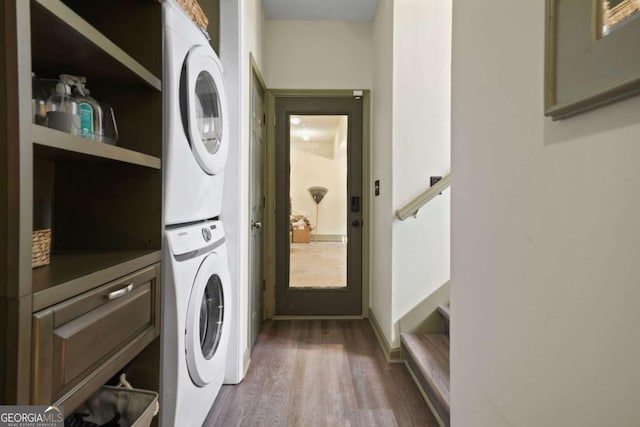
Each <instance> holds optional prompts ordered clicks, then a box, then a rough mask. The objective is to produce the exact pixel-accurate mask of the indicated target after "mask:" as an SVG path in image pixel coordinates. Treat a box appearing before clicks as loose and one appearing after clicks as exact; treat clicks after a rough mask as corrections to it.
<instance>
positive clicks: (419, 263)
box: [391, 0, 455, 347]
mask: <svg viewBox="0 0 640 427" xmlns="http://www.w3.org/2000/svg"><path fill="white" fill-rule="evenodd" d="M451 8H452V5H451V0H438V1H436V0H428V1H425V0H397V1H396V2H395V6H394V40H393V58H394V59H393V65H394V76H393V206H394V209H399V208H401V207H402V206H404V205H405V204H407V203H408V202H410V201H411V200H412V199H413V198H414V197H416V196H417V195H418V194H420V193H421V192H423V191H424V190H425V189H426V188H427V187H428V185H429V177H430V176H444V175H446V174H447V173H449V172H450V170H451V167H450V165H451V158H450V153H451V10H452V9H451ZM417 40H420V42H419V43H416V41H417ZM454 191H455V190H454ZM449 197H450V193H449V192H448V191H447V192H445V193H444V194H443V196H441V197H439V198H437V199H436V200H434V201H433V202H431V203H429V204H428V205H427V206H425V207H423V208H422V209H421V210H420V212H419V214H418V218H417V219H408V220H406V221H404V222H401V221H398V220H396V221H394V224H393V308H392V311H393V322H394V323H395V322H398V321H399V320H400V318H401V317H402V316H403V315H404V314H406V313H407V312H408V311H409V310H410V309H411V308H413V306H414V305H415V304H416V303H418V302H420V301H422V300H423V299H424V298H425V297H427V296H428V295H429V294H431V293H432V292H433V291H434V290H436V289H437V288H438V287H440V286H441V285H442V284H443V283H445V282H446V281H448V280H449V277H450V203H449ZM391 342H392V345H393V346H394V347H395V346H399V336H398V334H397V331H396V330H395V328H394V330H393V335H392V336H391Z"/></svg>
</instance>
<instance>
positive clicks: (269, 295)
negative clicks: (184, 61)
mask: <svg viewBox="0 0 640 427" xmlns="http://www.w3.org/2000/svg"><path fill="white" fill-rule="evenodd" d="M354 90H359V91H361V92H362V196H361V197H362V220H363V224H362V310H361V317H366V315H367V313H368V311H369V294H370V287H371V228H370V224H371V198H372V191H371V188H372V185H371V184H372V180H371V91H370V90H368V89H364V90H360V89H348V90H346V89H267V92H266V104H267V105H266V108H267V123H266V125H267V140H266V151H267V154H266V156H267V162H266V168H265V169H266V170H265V173H266V175H267V176H266V188H265V192H266V202H267V203H266V209H265V221H264V222H265V225H264V230H263V231H264V234H263V238H264V239H265V249H266V250H265V254H264V255H265V259H264V263H265V264H264V266H265V280H266V287H265V294H264V296H265V298H264V304H265V315H266V318H267V319H270V318H273V317H274V316H275V307H276V299H275V298H276V292H275V281H276V270H275V263H274V262H273V259H271V262H269V258H268V257H269V255H268V254H269V253H274V252H275V215H274V207H275V174H273V171H274V170H275V139H276V135H275V126H274V120H275V114H276V111H275V101H276V98H279V97H293V96H300V97H314V96H315V97H325V98H326V97H353V96H354Z"/></svg>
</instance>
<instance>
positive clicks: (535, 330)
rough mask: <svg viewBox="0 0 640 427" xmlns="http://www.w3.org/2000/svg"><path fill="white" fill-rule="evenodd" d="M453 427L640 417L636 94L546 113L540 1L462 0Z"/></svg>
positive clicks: (457, 52)
mask: <svg viewBox="0 0 640 427" xmlns="http://www.w3.org/2000/svg"><path fill="white" fill-rule="evenodd" d="M453 16H454V37H453V39H454V50H453V52H454V53H453V110H452V117H453V126H452V131H453V152H452V157H453V159H452V160H453V165H452V167H453V170H454V173H455V174H454V175H453V182H452V189H453V192H452V231H453V233H452V285H451V289H452V313H453V321H452V324H451V327H452V330H451V338H452V341H451V344H452V348H451V363H452V365H451V374H452V377H451V379H452V384H451V389H452V396H451V402H452V411H451V414H452V425H454V426H474V427H484V426H486V427H500V426H519V427H527V426H532V427H533V426H540V425H541V424H543V425H545V426H550V427H555V426H558V427H564V426H581V427H590V426H593V427H596V426H604V425H607V426H620V427H633V426H637V425H639V423H640V405H638V402H640V387H639V386H638V384H640V369H639V368H638V360H640V328H639V327H638V326H639V325H640V310H639V309H638V307H640V262H638V260H640V221H639V220H638V217H639V215H638V214H639V212H640V197H638V182H640V167H638V159H640V144H639V141H640V137H639V135H640V98H638V97H636V98H634V99H631V100H628V101H625V102H621V103H618V104H616V105H612V106H608V107H605V108H603V109H600V110H596V111H593V112H590V113H586V114H583V115H580V116H578V117H575V118H572V119H568V120H565V121H560V122H551V121H550V120H549V119H546V118H544V117H543V113H542V109H543V70H544V67H543V64H544V51H543V48H544V17H545V15H544V2H513V1H507V0H496V1H493V2H477V1H476V0H456V1H455V2H454V14H453Z"/></svg>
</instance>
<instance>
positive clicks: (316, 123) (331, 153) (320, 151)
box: [290, 115, 347, 159]
mask: <svg viewBox="0 0 640 427" xmlns="http://www.w3.org/2000/svg"><path fill="white" fill-rule="evenodd" d="M343 120H345V122H344V125H346V123H347V122H346V120H347V116H311V115H292V116H291V125H290V126H291V127H290V132H291V144H293V145H292V147H294V146H295V147H296V149H298V150H302V151H306V152H309V153H313V154H315V155H318V156H322V157H326V158H328V159H334V158H335V157H336V155H337V154H338V153H339V152H341V151H340V150H342V149H343V148H344V147H343V146H342V145H343V144H344V143H346V136H342V137H341V135H346V134H340V133H339V132H340V124H341V121H343ZM343 132H346V126H345V127H343ZM341 139H343V140H341Z"/></svg>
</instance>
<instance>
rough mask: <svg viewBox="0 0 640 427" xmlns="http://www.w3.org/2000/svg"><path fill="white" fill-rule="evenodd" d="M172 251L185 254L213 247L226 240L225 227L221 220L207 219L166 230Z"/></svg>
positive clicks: (174, 253) (176, 253)
mask: <svg viewBox="0 0 640 427" xmlns="http://www.w3.org/2000/svg"><path fill="white" fill-rule="evenodd" d="M165 235H166V238H167V243H168V244H169V248H170V250H171V253H172V254H173V255H174V256H176V255H184V254H188V253H191V252H198V251H200V250H203V249H208V250H210V249H211V246H212V245H216V246H217V245H219V244H221V242H223V241H224V229H223V227H222V222H220V221H206V222H202V223H198V224H193V225H187V226H184V227H175V228H172V229H170V230H167V231H166V232H165Z"/></svg>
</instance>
